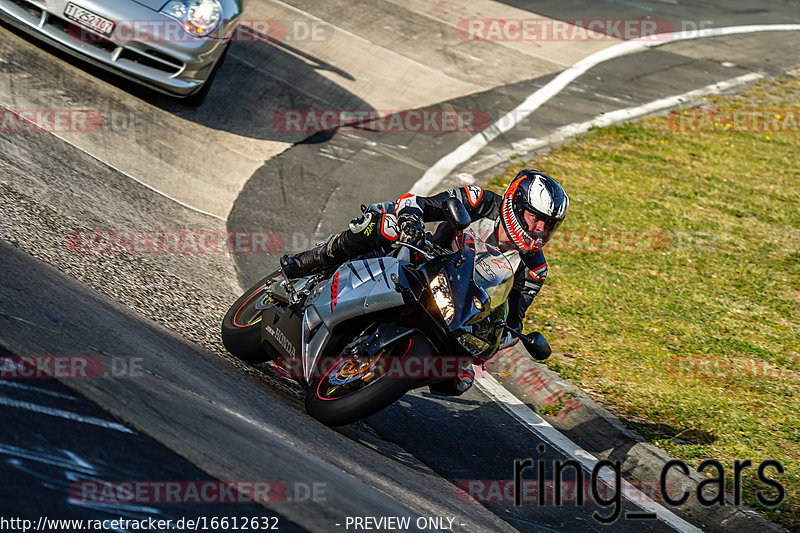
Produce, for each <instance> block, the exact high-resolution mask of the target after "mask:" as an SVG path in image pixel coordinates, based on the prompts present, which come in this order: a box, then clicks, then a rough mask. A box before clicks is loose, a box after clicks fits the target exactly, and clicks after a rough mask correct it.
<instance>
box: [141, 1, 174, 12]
mask: <svg viewBox="0 0 800 533" xmlns="http://www.w3.org/2000/svg"><path fill="white" fill-rule="evenodd" d="M133 1H134V2H136V3H137V4H142V5H143V6H147V7H149V8H150V9H152V10H153V11H158V10H160V9H161V8H162V7H164V5H165V4H166V3H167V0H133Z"/></svg>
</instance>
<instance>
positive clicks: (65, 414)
mask: <svg viewBox="0 0 800 533" xmlns="http://www.w3.org/2000/svg"><path fill="white" fill-rule="evenodd" d="M0 405H5V406H8V407H13V408H15V409H26V410H28V411H33V412H34V413H41V414H43V415H49V416H57V417H59V418H65V419H67V420H75V421H76V422H83V423H84V424H92V425H94V426H100V427H103V428H106V429H114V430H116V431H122V432H123V433H133V430H131V429H128V428H127V427H125V426H123V425H122V424H117V423H116V422H109V421H108V420H103V419H102V418H95V417H93V416H83V415H79V414H77V413H73V412H72V411H64V410H63V409H54V408H52V407H47V406H46V405H38V404H35V403H29V402H22V401H19V400H14V399H11V398H6V397H5V396H0Z"/></svg>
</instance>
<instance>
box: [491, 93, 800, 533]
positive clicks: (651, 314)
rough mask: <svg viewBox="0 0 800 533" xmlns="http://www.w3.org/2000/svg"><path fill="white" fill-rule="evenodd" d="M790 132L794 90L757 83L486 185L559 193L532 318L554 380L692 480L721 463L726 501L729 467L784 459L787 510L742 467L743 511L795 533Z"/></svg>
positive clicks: (798, 386)
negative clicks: (522, 180)
mask: <svg viewBox="0 0 800 533" xmlns="http://www.w3.org/2000/svg"><path fill="white" fill-rule="evenodd" d="M734 111H739V112H740V113H739V114H738V115H736V114H733V112H734ZM792 111H793V113H794V128H793V127H792V122H791V116H792V115H791V112H792ZM717 112H723V113H728V114H727V115H725V114H719V113H717ZM753 117H755V119H756V120H759V119H760V122H759V123H757V126H758V127H757V128H756V129H761V130H762V131H753V128H752V126H753ZM770 117H772V118H770ZM798 119H800V80H798V79H792V78H781V79H777V80H771V81H765V82H761V83H759V84H757V85H756V86H754V87H752V88H750V89H748V90H746V91H743V92H741V93H739V94H737V95H734V96H730V97H724V98H710V99H709V100H708V101H707V103H706V104H704V106H702V107H700V108H696V109H695V110H678V111H677V112H674V113H672V114H671V115H670V116H667V117H664V116H660V117H651V118H647V119H644V120H642V121H639V122H636V123H631V124H623V125H619V126H614V127H609V128H603V129H596V130H593V131H591V132H590V133H589V134H587V135H586V136H584V137H581V138H580V139H577V140H576V141H575V142H574V143H572V144H569V145H567V146H563V147H560V148H557V149H555V150H553V151H551V152H549V153H548V154H546V155H542V156H539V157H537V158H535V159H534V160H532V161H529V162H527V163H524V164H523V163H520V164H518V165H513V166H511V167H509V168H508V169H507V170H506V172H505V173H504V174H503V175H502V176H500V177H497V178H495V179H494V180H492V181H491V182H490V184H489V185H488V186H487V188H489V189H491V190H495V191H498V192H500V191H502V190H503V189H504V187H505V185H506V184H507V183H508V181H509V180H510V179H511V178H513V176H514V175H516V173H517V172H518V171H519V170H520V169H522V168H526V167H527V168H535V169H538V170H541V171H543V172H545V173H547V174H549V175H551V176H553V177H555V178H556V179H557V180H559V182H560V183H561V184H562V185H564V188H565V189H566V190H567V193H568V194H569V195H570V201H571V203H570V209H569V213H568V215H567V220H566V221H565V222H564V224H563V225H562V226H561V229H560V230H559V232H560V234H559V236H558V238H556V237H554V238H553V240H552V241H551V243H550V244H549V245H548V247H547V248H545V252H546V255H547V258H548V263H549V270H550V275H549V278H548V281H547V283H546V284H545V287H544V289H543V290H542V294H540V295H539V297H538V298H537V301H536V305H534V306H533V308H532V309H531V311H530V312H529V313H528V316H527V318H526V321H527V324H526V326H527V329H540V330H542V331H544V332H545V333H546V334H547V336H548V339H549V340H550V343H551V344H552V346H553V347H554V349H555V350H556V351H557V353H556V354H555V355H554V356H553V357H551V359H550V361H549V362H548V366H549V367H550V368H552V369H554V370H556V371H558V372H559V373H560V374H561V375H563V376H564V377H566V378H568V379H570V380H571V381H573V382H574V383H575V384H576V385H578V386H579V387H581V388H582V389H584V390H585V391H587V392H589V393H591V394H593V395H594V396H595V397H597V398H598V399H600V400H601V401H602V402H603V403H604V404H605V405H607V406H612V407H613V410H614V411H615V412H616V413H617V414H618V415H619V416H620V417H621V418H622V419H623V420H624V421H626V422H627V423H628V424H629V425H630V426H631V427H632V428H634V429H635V430H637V431H638V432H639V433H641V434H643V435H644V436H645V437H646V438H648V439H649V440H650V441H651V442H652V443H653V444H655V445H657V446H659V447H661V448H663V449H666V450H667V451H668V452H669V453H671V454H672V455H674V456H675V457H678V458H680V459H683V460H685V461H686V462H687V463H689V464H690V465H693V466H695V467H696V466H697V465H698V464H699V463H700V462H701V461H702V460H703V459H706V458H715V459H718V460H720V461H721V462H722V463H723V465H725V468H726V472H725V473H726V478H727V479H726V482H727V483H728V487H729V488H730V486H731V481H732V480H731V478H732V472H733V467H732V464H733V461H734V460H736V459H739V460H744V459H751V460H752V461H753V464H754V465H758V464H759V463H760V462H761V461H763V460H765V459H777V460H779V461H780V462H781V463H782V464H783V466H784V467H785V472H784V473H783V474H782V475H777V474H776V473H775V472H774V470H768V475H769V476H770V477H773V478H776V479H778V480H780V482H781V483H782V484H783V485H784V486H785V489H786V497H785V500H784V501H783V503H782V504H781V505H779V506H778V507H772V508H767V507H764V506H762V505H760V504H759V502H758V501H757V500H756V492H757V491H762V492H763V494H764V495H765V496H767V497H770V498H772V497H774V496H775V491H774V490H772V489H770V488H769V487H767V486H765V485H763V484H761V483H759V482H758V481H757V479H756V476H755V468H751V469H748V470H745V475H744V487H743V496H744V501H745V503H747V504H748V505H751V506H752V507H754V508H757V509H760V510H761V511H763V512H765V513H766V514H767V516H768V517H769V518H770V519H771V520H774V521H775V522H778V523H780V524H782V525H783V526H784V527H787V528H788V529H790V530H795V531H800V461H799V460H798V459H800V404H799V403H798V398H800V246H799V244H800V165H798V163H799V162H800V159H798V154H800V132H798V131H797V121H798ZM735 120H740V121H739V122H735ZM764 120H766V121H767V122H766V128H768V129H769V130H770V131H763V128H764V127H765V122H764ZM770 120H771V121H772V122H771V123H770V122H769V121H770ZM711 472H714V470H711Z"/></svg>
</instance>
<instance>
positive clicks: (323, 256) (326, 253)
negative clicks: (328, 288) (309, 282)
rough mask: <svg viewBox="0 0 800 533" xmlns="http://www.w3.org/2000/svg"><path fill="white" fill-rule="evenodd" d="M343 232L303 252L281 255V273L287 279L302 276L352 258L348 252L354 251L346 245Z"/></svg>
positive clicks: (335, 265) (345, 237)
mask: <svg viewBox="0 0 800 533" xmlns="http://www.w3.org/2000/svg"><path fill="white" fill-rule="evenodd" d="M345 233H346V232H342V233H339V234H337V235H334V236H332V237H331V238H330V239H328V240H327V241H325V242H323V243H320V244H318V245H317V246H316V247H314V248H312V249H310V250H306V251H305V252H300V253H299V254H295V255H284V256H282V257H281V270H283V274H284V275H285V276H286V277H287V278H288V279H297V278H302V277H305V276H309V275H311V274H316V273H317V272H322V271H323V270H326V269H329V268H334V267H337V266H339V265H341V264H342V263H344V262H345V261H347V260H348V259H352V258H353V257H354V255H353V254H352V253H350V252H354V250H351V248H352V247H351V246H347V244H348V243H347V236H346V235H345ZM356 255H357V254H356Z"/></svg>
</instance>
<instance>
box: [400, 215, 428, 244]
mask: <svg viewBox="0 0 800 533" xmlns="http://www.w3.org/2000/svg"><path fill="white" fill-rule="evenodd" d="M397 221H398V223H399V225H400V242H407V243H408V244H413V245H419V244H421V243H422V242H423V241H424V240H425V224H424V223H423V222H422V219H421V218H420V217H419V216H417V215H414V214H411V213H403V214H401V215H400V216H399V217H397Z"/></svg>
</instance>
